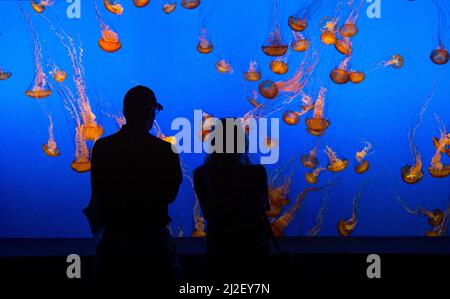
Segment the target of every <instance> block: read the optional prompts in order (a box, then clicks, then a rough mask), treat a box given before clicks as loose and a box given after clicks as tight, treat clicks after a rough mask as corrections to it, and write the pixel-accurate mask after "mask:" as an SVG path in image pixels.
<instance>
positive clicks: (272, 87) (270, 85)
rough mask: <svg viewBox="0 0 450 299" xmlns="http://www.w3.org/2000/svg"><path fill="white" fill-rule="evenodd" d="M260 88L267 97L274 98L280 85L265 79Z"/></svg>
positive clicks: (261, 92)
mask: <svg viewBox="0 0 450 299" xmlns="http://www.w3.org/2000/svg"><path fill="white" fill-rule="evenodd" d="M258 90H259V93H260V94H261V95H262V96H263V97H265V98H266V99H274V98H276V97H277V96H278V87H277V85H276V84H275V83H274V82H272V81H270V80H265V81H262V82H261V83H259V86H258Z"/></svg>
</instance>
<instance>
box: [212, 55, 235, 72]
mask: <svg viewBox="0 0 450 299" xmlns="http://www.w3.org/2000/svg"><path fill="white" fill-rule="evenodd" d="M216 70H217V71H218V72H219V73H222V74H232V73H233V67H232V66H231V64H230V63H229V62H228V61H226V60H225V59H221V60H219V61H218V62H217V63H216Z"/></svg>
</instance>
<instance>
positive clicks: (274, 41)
mask: <svg viewBox="0 0 450 299" xmlns="http://www.w3.org/2000/svg"><path fill="white" fill-rule="evenodd" d="M273 6H274V8H273V25H272V26H273V27H272V29H271V31H270V34H269V38H268V40H267V41H265V42H264V43H263V45H262V47H261V49H262V51H263V52H264V53H265V54H266V55H268V56H283V55H284V54H286V52H287V50H288V49H289V46H288V45H287V44H285V43H284V42H283V41H282V38H281V31H280V24H279V23H278V0H274V1H273Z"/></svg>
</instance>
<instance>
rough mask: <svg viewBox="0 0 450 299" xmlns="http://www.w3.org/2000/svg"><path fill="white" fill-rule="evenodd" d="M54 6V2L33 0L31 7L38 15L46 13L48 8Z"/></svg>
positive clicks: (50, 0)
mask: <svg viewBox="0 0 450 299" xmlns="http://www.w3.org/2000/svg"><path fill="white" fill-rule="evenodd" d="M51 4H53V2H52V0H31V7H32V8H33V10H34V11H35V12H37V13H42V12H44V10H45V8H46V7H47V6H50V5H51Z"/></svg>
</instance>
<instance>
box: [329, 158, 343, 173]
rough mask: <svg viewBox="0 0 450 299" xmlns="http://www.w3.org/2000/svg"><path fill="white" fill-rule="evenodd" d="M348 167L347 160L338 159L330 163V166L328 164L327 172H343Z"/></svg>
mask: <svg viewBox="0 0 450 299" xmlns="http://www.w3.org/2000/svg"><path fill="white" fill-rule="evenodd" d="M347 166H348V160H347V159H342V160H341V159H338V160H336V161H332V162H330V164H328V167H327V169H328V171H331V172H341V171H343V170H344V169H345V168H347Z"/></svg>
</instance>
